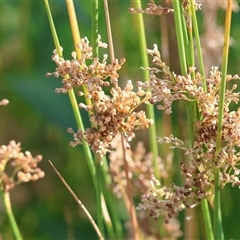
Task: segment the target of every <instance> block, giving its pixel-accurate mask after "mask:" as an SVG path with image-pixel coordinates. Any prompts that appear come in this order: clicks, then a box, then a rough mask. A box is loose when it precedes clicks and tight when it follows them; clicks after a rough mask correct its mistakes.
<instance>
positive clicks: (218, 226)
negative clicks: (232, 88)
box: [214, 0, 232, 240]
mask: <svg viewBox="0 0 240 240" xmlns="http://www.w3.org/2000/svg"><path fill="white" fill-rule="evenodd" d="M231 16H232V0H228V5H227V12H226V19H225V31H224V46H223V62H222V79H221V88H220V102H219V113H218V124H217V139H216V154H215V157H216V158H217V156H218V154H219V153H220V151H221V148H222V146H221V145H222V126H223V115H224V100H225V92H226V75H227V65H228V52H229V38H230V27H231ZM219 175H220V172H219V168H218V167H216V168H215V179H214V184H215V198H214V238H215V239H219V240H223V239H224V234H223V229H222V216H221V200H220V178H219Z"/></svg>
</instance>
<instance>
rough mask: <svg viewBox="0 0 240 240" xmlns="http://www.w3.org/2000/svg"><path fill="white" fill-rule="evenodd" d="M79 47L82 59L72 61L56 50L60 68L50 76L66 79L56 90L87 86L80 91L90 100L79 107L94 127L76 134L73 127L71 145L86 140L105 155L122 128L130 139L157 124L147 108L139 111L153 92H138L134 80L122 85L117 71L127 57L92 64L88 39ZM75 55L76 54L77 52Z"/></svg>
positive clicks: (95, 61)
mask: <svg viewBox="0 0 240 240" xmlns="http://www.w3.org/2000/svg"><path fill="white" fill-rule="evenodd" d="M101 45H102V44H101ZM78 47H79V48H80V50H81V52H82V54H81V58H80V59H76V57H75V58H74V59H73V60H71V61H69V60H64V59H63V58H61V57H59V56H58V54H57V53H56V52H54V56H53V60H54V61H55V62H56V65H57V68H56V71H55V72H54V73H52V74H50V73H49V74H47V75H48V76H50V75H54V76H56V77H58V76H61V77H62V78H63V80H62V83H63V87H62V88H58V89H56V92H63V93H65V92H67V91H68V90H69V89H71V88H73V87H79V86H84V88H85V89H86V92H87V93H85V94H84V93H83V92H79V95H80V96H82V95H85V97H86V98H87V99H88V100H89V102H90V103H88V104H84V103H80V104H79V107H80V108H84V109H85V110H86V111H89V114H90V122H91V125H92V127H91V128H87V129H86V131H85V132H82V130H80V129H79V130H78V131H77V132H76V133H75V132H74V131H73V130H72V129H71V128H69V129H68V131H69V132H70V133H72V134H73V137H74V142H71V143H70V144H71V146H73V147H74V146H76V145H77V144H81V143H82V141H86V142H87V143H88V144H89V145H90V147H91V149H92V150H93V152H95V153H96V154H98V155H99V156H100V157H103V156H104V155H105V154H106V153H107V152H109V151H110V148H111V142H112V140H113V138H114V137H115V136H116V135H117V134H118V132H119V131H123V132H124V133H125V136H126V138H127V139H128V141H130V140H131V139H132V138H133V137H134V130H137V129H146V128H148V127H149V126H150V125H151V124H152V123H153V121H152V120H149V119H147V118H146V115H145V112H144V111H139V112H136V111H135V109H136V108H137V107H138V106H139V105H140V104H142V103H148V99H149V97H150V95H149V93H147V92H145V91H144V90H142V88H141V87H138V89H137V92H134V91H133V84H132V81H131V80H129V81H127V84H126V86H125V88H124V89H122V88H120V87H119V86H118V78H119V75H118V73H117V71H118V70H119V69H120V68H121V66H122V64H123V63H124V62H125V59H120V60H118V59H115V60H114V61H113V63H111V64H107V63H106V60H107V55H105V56H104V59H103V61H102V62H99V59H98V58H95V59H93V62H92V64H90V65H89V66H88V65H87V63H86V60H87V59H91V57H92V48H91V47H90V46H89V42H88V40H87V39H86V38H84V39H82V40H81V43H80V44H79V45H78ZM72 55H73V56H76V54H75V53H73V54H72ZM108 79H109V81H108ZM104 87H108V89H110V94H107V91H106V90H105V91H104V89H103V88H104Z"/></svg>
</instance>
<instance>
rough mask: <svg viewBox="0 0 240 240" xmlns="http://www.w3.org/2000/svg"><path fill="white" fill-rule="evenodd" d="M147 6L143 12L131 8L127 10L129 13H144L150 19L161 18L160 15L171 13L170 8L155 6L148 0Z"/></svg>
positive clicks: (151, 0)
mask: <svg viewBox="0 0 240 240" xmlns="http://www.w3.org/2000/svg"><path fill="white" fill-rule="evenodd" d="M147 5H148V7H147V8H146V9H145V10H142V9H134V8H132V7H131V8H129V12H130V13H145V14H147V15H149V16H152V17H155V16H161V15H162V14H168V13H170V12H173V9H171V8H168V7H162V6H160V5H156V4H155V2H154V0H149V3H147Z"/></svg>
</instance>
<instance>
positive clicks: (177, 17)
mask: <svg viewBox="0 0 240 240" xmlns="http://www.w3.org/2000/svg"><path fill="white" fill-rule="evenodd" d="M173 9H174V21H175V27H176V35H177V44H178V53H179V59H180V66H181V72H182V74H183V75H184V76H185V75H186V74H187V63H186V55H185V47H184V46H185V44H184V38H183V30H182V29H183V22H182V14H181V12H182V11H181V8H180V2H179V0H175V1H173Z"/></svg>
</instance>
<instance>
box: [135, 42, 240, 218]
mask: <svg viewBox="0 0 240 240" xmlns="http://www.w3.org/2000/svg"><path fill="white" fill-rule="evenodd" d="M148 52H149V53H150V54H152V55H153V63H154V64H156V65H157V66H158V67H160V69H156V68H152V69H150V70H151V74H150V81H149V82H148V83H139V85H140V86H141V87H143V88H147V89H149V90H151V92H152V97H151V98H150V100H149V101H150V102H152V103H156V102H160V103H161V104H162V105H160V106H159V107H158V108H159V109H165V111H166V113H171V105H172V102H173V101H175V100H177V99H183V100H188V101H195V102H196V104H197V107H198V111H199V114H200V119H199V120H198V121H197V122H196V125H195V129H194V130H195V135H196V137H195V141H194V144H193V147H192V148H187V147H186V146H184V143H183V142H182V141H181V140H179V139H176V138H174V137H173V136H170V137H164V138H158V142H159V143H171V144H172V147H173V148H179V149H182V150H183V151H184V152H185V155H188V156H190V157H191V162H190V165H189V166H187V165H186V164H185V163H184V161H182V163H181V165H180V166H181V169H182V174H183V175H184V177H185V184H184V186H182V187H178V186H176V185H174V184H172V186H170V187H163V186H161V185H160V183H159V182H158V181H157V180H155V179H153V181H152V189H151V190H150V192H148V193H147V194H144V195H143V196H142V204H140V205H139V207H138V208H139V209H149V211H150V215H151V216H153V217H154V218H157V217H158V216H159V215H163V216H165V219H166V222H168V221H169V219H170V218H171V217H173V216H176V214H177V213H178V212H179V211H181V210H182V209H184V208H192V207H194V206H196V205H197V204H198V203H199V202H200V201H201V200H202V199H205V198H211V197H212V196H213V194H214V192H213V188H214V171H215V168H216V167H218V168H219V170H220V183H221V186H222V187H224V186H225V185H226V184H227V183H230V184H232V186H240V180H239V173H240V169H239V168H238V165H239V163H240V154H239V152H238V151H237V149H238V148H239V147H240V127H239V122H240V120H239V116H240V109H238V110H237V111H230V107H229V105H230V103H232V102H233V103H238V102H239V99H240V93H239V92H236V91H235V90H236V88H237V85H236V84H233V86H232V88H231V89H230V90H227V91H226V93H225V101H224V116H223V127H222V142H223V147H222V149H221V151H220V153H219V154H218V155H217V156H216V136H217V121H218V112H219V101H220V84H221V80H222V76H221V72H220V71H218V68H217V67H212V69H211V71H210V77H209V78H207V79H206V91H204V89H203V86H202V83H201V82H202V76H201V75H200V74H199V73H195V69H194V68H191V70H190V73H189V74H188V75H187V76H179V75H176V74H174V73H171V72H170V71H169V68H168V67H166V66H165V64H164V63H163V62H162V60H161V58H160V54H159V52H158V50H157V47H156V46H155V47H154V49H153V50H149V51H148ZM159 72H161V73H162V77H163V78H162V79H160V78H158V77H157V76H156V73H159ZM192 73H194V74H192ZM194 76H195V77H194ZM238 79H239V76H238V75H234V76H231V75H227V81H230V80H238Z"/></svg>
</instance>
